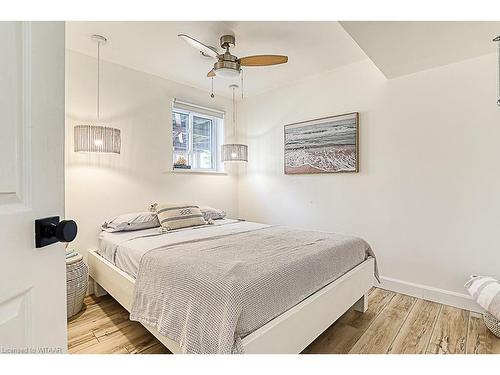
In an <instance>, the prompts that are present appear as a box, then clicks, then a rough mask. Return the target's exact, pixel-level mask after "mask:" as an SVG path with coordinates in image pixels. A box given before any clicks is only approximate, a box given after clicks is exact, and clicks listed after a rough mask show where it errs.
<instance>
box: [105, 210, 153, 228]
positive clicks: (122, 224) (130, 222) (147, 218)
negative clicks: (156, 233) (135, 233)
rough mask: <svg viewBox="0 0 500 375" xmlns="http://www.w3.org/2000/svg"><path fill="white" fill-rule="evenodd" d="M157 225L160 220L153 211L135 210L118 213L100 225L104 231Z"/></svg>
mask: <svg viewBox="0 0 500 375" xmlns="http://www.w3.org/2000/svg"><path fill="white" fill-rule="evenodd" d="M159 226H160V222H159V221H158V216H157V215H156V213H155V212H135V213H130V214H124V215H120V216H118V217H115V218H114V219H113V220H111V221H109V222H105V223H104V224H103V225H102V230H104V231H106V232H122V231H130V230H140V229H149V228H157V227H159Z"/></svg>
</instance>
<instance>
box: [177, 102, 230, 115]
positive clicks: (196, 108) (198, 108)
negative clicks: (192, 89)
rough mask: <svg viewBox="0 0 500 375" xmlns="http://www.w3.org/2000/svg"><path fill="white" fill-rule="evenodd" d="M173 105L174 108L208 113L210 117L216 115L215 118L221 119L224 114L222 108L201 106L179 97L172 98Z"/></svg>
mask: <svg viewBox="0 0 500 375" xmlns="http://www.w3.org/2000/svg"><path fill="white" fill-rule="evenodd" d="M173 105H174V108H177V109H183V110H185V111H189V112H195V113H199V114H204V115H208V116H212V117H216V118H220V119H223V118H224V115H225V112H224V111H222V110H219V109H215V108H209V107H204V106H201V105H198V104H193V103H189V102H185V101H182V100H179V99H174V103H173Z"/></svg>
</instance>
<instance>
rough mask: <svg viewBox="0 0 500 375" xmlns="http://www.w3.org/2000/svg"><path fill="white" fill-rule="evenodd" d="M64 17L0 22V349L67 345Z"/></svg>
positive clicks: (61, 348) (52, 348)
mask: <svg viewBox="0 0 500 375" xmlns="http://www.w3.org/2000/svg"><path fill="white" fill-rule="evenodd" d="M64 43H65V41H64V22H0V353H9V352H31V353H38V352H60V351H62V352H64V351H65V350H66V341H67V339H66V279H65V277H66V275H65V259H64V256H65V249H64V246H63V245H62V244H61V243H56V244H53V245H49V246H47V247H43V248H38V249H37V248H35V240H34V220H35V219H37V218H43V217H47V216H61V217H62V216H63V215H64Z"/></svg>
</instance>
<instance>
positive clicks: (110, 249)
mask: <svg viewBox="0 0 500 375" xmlns="http://www.w3.org/2000/svg"><path fill="white" fill-rule="evenodd" d="M268 226H269V225H266V224H259V223H253V222H249V221H240V220H234V219H221V220H214V221H213V224H210V225H202V226H198V227H191V228H184V229H178V230H173V231H169V232H166V233H165V232H163V233H162V232H161V231H160V228H151V229H145V230H137V231H128V232H113V233H108V232H104V231H103V232H101V234H100V235H99V239H98V251H97V252H98V253H99V255H101V256H102V257H103V258H105V259H106V260H108V261H109V262H111V263H112V264H114V265H115V266H116V267H118V268H119V269H121V270H122V271H124V272H125V273H127V274H128V275H130V276H132V277H133V278H134V279H135V278H136V277H137V272H138V270H139V264H140V262H141V258H142V256H143V255H144V254H145V253H147V252H148V251H150V250H154V249H157V248H160V247H163V246H168V245H173V244H178V243H182V242H186V241H193V240H199V239H203V238H210V237H215V236H220V235H226V234H231V233H234V234H236V233H241V232H244V231H248V230H253V229H258V228H265V227H268Z"/></svg>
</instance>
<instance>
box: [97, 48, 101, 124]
mask: <svg viewBox="0 0 500 375" xmlns="http://www.w3.org/2000/svg"><path fill="white" fill-rule="evenodd" d="M100 71H101V42H100V41H98V42H97V120H99V114H100V101H101V100H100V99H101V98H100V85H101V81H100Z"/></svg>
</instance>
